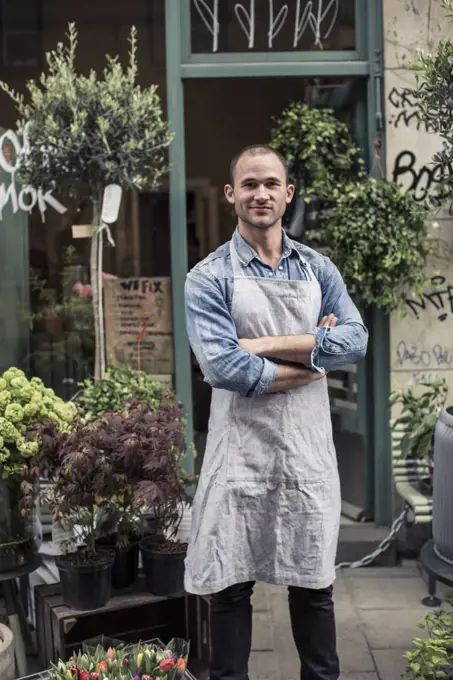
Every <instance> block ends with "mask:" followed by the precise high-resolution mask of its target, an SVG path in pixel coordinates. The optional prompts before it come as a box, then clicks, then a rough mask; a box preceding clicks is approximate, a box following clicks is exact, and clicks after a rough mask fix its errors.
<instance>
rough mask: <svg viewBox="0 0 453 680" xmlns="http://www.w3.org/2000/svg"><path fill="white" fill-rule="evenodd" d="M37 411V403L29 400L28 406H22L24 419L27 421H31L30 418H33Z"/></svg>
mask: <svg viewBox="0 0 453 680" xmlns="http://www.w3.org/2000/svg"><path fill="white" fill-rule="evenodd" d="M0 401H1V392H0ZM38 411H39V402H38V401H33V400H31V401H30V403H29V404H25V406H24V418H27V420H31V419H32V418H34V417H35V415H36V414H37V413H38Z"/></svg>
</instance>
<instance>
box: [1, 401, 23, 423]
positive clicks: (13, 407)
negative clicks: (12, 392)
mask: <svg viewBox="0 0 453 680" xmlns="http://www.w3.org/2000/svg"><path fill="white" fill-rule="evenodd" d="M5 418H7V420H9V421H11V422H12V423H20V422H21V421H22V420H23V419H24V409H23V408H22V406H21V405H20V404H8V406H7V407H6V408H5Z"/></svg>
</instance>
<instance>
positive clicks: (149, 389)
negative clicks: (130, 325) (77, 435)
mask: <svg viewBox="0 0 453 680" xmlns="http://www.w3.org/2000/svg"><path fill="white" fill-rule="evenodd" d="M80 386H81V388H82V389H81V391H80V392H79V393H78V394H77V396H76V399H75V401H76V404H77V405H78V406H79V408H80V409H81V410H82V411H83V415H84V419H85V421H86V422H87V423H91V422H93V421H94V420H96V419H97V418H99V416H100V415H101V413H103V412H104V411H116V412H121V411H123V410H124V408H125V406H126V404H127V403H128V402H129V401H130V400H137V401H141V402H145V403H147V404H149V405H150V406H151V407H153V408H156V407H157V406H158V405H159V403H160V402H161V401H162V399H163V398H164V396H165V395H166V394H168V390H167V389H166V388H165V387H164V386H163V385H162V383H159V382H157V380H154V379H153V377H152V376H151V375H149V374H148V373H144V372H143V371H137V370H135V369H134V368H130V367H129V366H110V367H109V368H108V369H107V371H106V372H105V375H104V377H103V378H101V379H100V380H97V381H94V380H92V379H91V378H88V379H87V380H85V381H84V382H83V383H81V385H80Z"/></svg>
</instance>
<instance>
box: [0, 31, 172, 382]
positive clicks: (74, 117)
mask: <svg viewBox="0 0 453 680" xmlns="http://www.w3.org/2000/svg"><path fill="white" fill-rule="evenodd" d="M129 42H130V52H129V63H128V65H127V67H126V68H123V66H122V64H121V63H120V61H119V58H118V57H107V64H106V68H105V69H104V71H103V72H102V74H101V75H98V74H97V73H96V72H95V71H93V70H92V71H91V72H90V73H89V74H88V75H84V74H81V73H78V72H77V66H76V61H77V30H76V26H75V24H73V23H71V24H69V30H68V35H67V44H66V45H64V44H63V43H59V44H58V45H57V47H56V49H55V50H52V51H50V52H48V53H47V54H46V60H47V67H48V69H47V73H43V74H41V77H40V78H39V80H38V81H29V82H28V83H27V89H28V97H25V96H24V95H22V94H20V93H17V92H15V91H14V90H13V89H12V88H11V87H10V86H9V85H8V84H7V83H5V82H1V81H0V88H1V89H2V90H3V91H4V92H5V93H6V94H7V95H8V96H9V97H10V98H11V99H12V101H13V103H14V105H15V106H16V109H17V112H18V114H19V120H18V131H19V133H20V134H22V135H24V137H25V140H26V143H25V144H24V149H25V150H24V152H23V154H22V156H21V158H19V159H17V161H16V165H18V173H17V179H19V180H20V181H23V182H24V183H25V184H27V185H30V184H31V185H33V186H36V187H42V189H43V190H48V189H52V190H55V192H58V194H59V195H60V196H69V197H70V198H71V199H75V200H76V201H77V204H78V206H80V205H82V204H85V203H86V202H88V203H90V204H91V205H92V218H91V225H92V229H91V256H90V270H91V272H90V275H91V289H92V304H93V317H94V326H95V378H96V379H97V378H100V377H102V375H103V374H104V371H105V338H104V333H103V315H102V314H101V313H100V309H102V267H101V266H99V265H100V263H101V262H102V249H103V239H104V234H105V230H104V227H105V225H103V224H102V223H101V202H102V196H103V192H104V189H105V187H106V186H107V185H112V184H114V185H118V186H119V187H121V188H122V189H123V190H130V191H153V190H155V189H156V188H157V187H158V185H159V182H160V180H161V179H162V177H163V176H164V175H165V174H166V173H167V171H168V159H167V148H168V146H169V144H170V142H171V139H172V136H171V134H170V133H169V130H168V124H167V122H166V121H165V120H164V118H163V112H162V106H161V102H160V98H159V95H158V93H157V86H156V85H152V86H151V87H147V88H143V87H141V86H140V85H139V84H138V82H137V77H138V64H137V31H136V29H135V28H134V27H133V28H132V29H131V34H130V40H129Z"/></svg>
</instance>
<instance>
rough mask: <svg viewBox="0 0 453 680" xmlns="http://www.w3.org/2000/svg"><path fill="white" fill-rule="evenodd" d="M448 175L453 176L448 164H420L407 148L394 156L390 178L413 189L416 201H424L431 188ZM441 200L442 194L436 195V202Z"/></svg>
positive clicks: (452, 170) (440, 183) (442, 181)
mask: <svg viewBox="0 0 453 680" xmlns="http://www.w3.org/2000/svg"><path fill="white" fill-rule="evenodd" d="M449 177H451V178H453V168H452V166H451V165H450V164H449V165H448V166H447V167H444V166H442V165H440V164H438V165H430V166H428V165H422V164H421V163H420V161H419V160H418V159H417V156H416V154H415V153H414V151H410V150H408V149H405V150H403V151H400V152H399V153H398V154H397V155H396V157H395V163H394V165H393V174H392V179H393V181H394V182H399V183H400V184H403V185H404V186H405V187H406V189H407V190H408V191H413V192H414V198H415V200H416V201H425V200H426V199H427V198H428V196H430V194H431V192H432V190H433V189H434V188H435V187H438V186H440V185H442V184H445V181H446V180H447V179H448V178H449ZM441 200H442V195H441V194H439V195H438V196H437V195H436V202H441ZM450 209H451V208H450Z"/></svg>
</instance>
